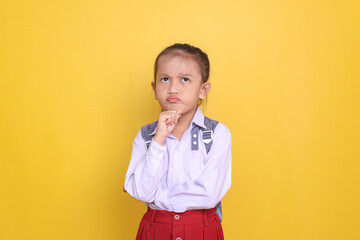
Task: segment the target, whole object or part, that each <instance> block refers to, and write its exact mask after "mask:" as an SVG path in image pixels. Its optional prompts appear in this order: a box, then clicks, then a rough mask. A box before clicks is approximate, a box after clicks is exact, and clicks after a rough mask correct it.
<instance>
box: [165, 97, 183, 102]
mask: <svg viewBox="0 0 360 240" xmlns="http://www.w3.org/2000/svg"><path fill="white" fill-rule="evenodd" d="M166 100H167V101H168V102H170V103H177V102H179V101H180V99H179V98H177V97H168V98H167V99H166Z"/></svg>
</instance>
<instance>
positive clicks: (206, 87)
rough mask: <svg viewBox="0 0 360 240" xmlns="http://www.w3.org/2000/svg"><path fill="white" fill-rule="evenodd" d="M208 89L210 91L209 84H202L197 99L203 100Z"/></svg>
mask: <svg viewBox="0 0 360 240" xmlns="http://www.w3.org/2000/svg"><path fill="white" fill-rule="evenodd" d="M210 89H211V84H210V83H209V82H205V83H203V84H202V85H201V88H200V94H199V98H200V99H205V98H206V96H207V95H208V93H209V91H210Z"/></svg>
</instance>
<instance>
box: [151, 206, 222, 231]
mask: <svg viewBox="0 0 360 240" xmlns="http://www.w3.org/2000/svg"><path fill="white" fill-rule="evenodd" d="M216 217H217V215H216V213H215V209H214V208H211V209H203V210H188V211H186V212H183V213H175V212H168V211H165V210H154V209H151V208H149V207H148V209H147V212H146V213H145V215H144V219H146V220H148V221H150V222H151V224H153V223H172V224H198V223H201V224H205V226H207V225H208V224H210V223H212V222H214V221H216V220H215V219H216Z"/></svg>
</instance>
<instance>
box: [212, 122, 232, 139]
mask: <svg viewBox="0 0 360 240" xmlns="http://www.w3.org/2000/svg"><path fill="white" fill-rule="evenodd" d="M214 134H215V135H222V136H225V137H228V138H231V133H230V130H229V128H228V127H227V126H225V125H224V124H223V123H221V122H219V123H218V124H217V125H216V128H215V131H214Z"/></svg>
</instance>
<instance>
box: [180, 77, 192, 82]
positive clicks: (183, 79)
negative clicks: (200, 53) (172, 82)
mask: <svg viewBox="0 0 360 240" xmlns="http://www.w3.org/2000/svg"><path fill="white" fill-rule="evenodd" d="M181 81H183V82H190V79H188V78H182V79H181Z"/></svg>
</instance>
